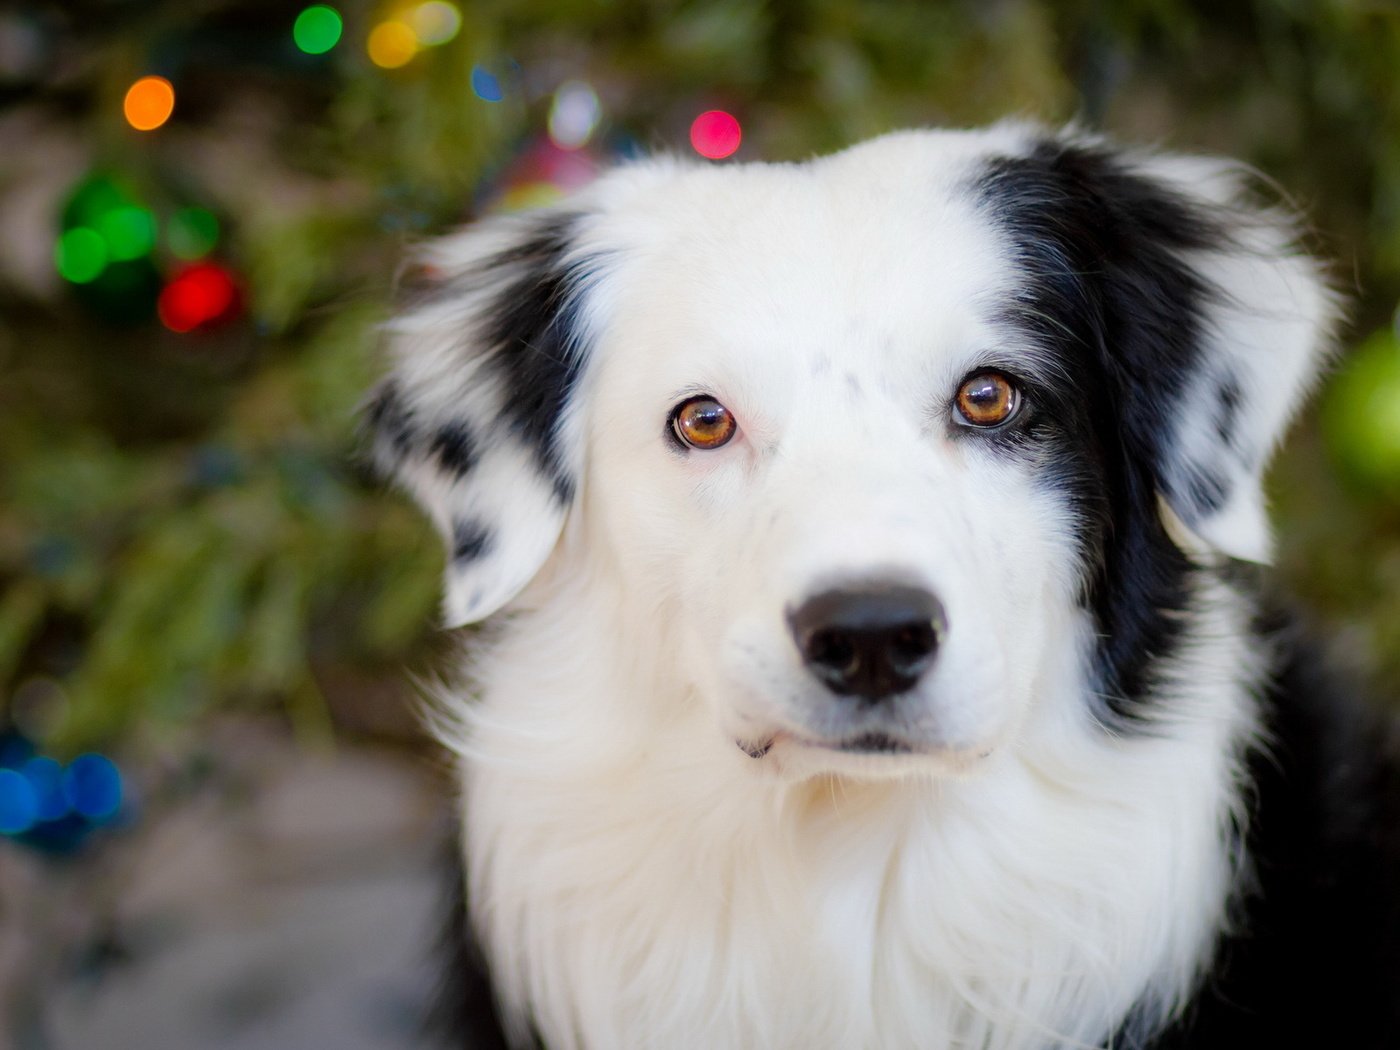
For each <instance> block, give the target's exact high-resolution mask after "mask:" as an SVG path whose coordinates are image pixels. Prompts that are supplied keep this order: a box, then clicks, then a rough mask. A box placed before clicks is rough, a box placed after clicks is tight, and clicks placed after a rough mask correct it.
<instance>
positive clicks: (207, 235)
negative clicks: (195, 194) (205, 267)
mask: <svg viewBox="0 0 1400 1050" xmlns="http://www.w3.org/2000/svg"><path fill="white" fill-rule="evenodd" d="M165 236H166V241H167V242H168V243H169V245H170V251H171V253H172V254H173V255H174V256H175V257H176V258H179V259H185V260H189V261H192V260H194V259H202V258H203V257H204V256H206V255H208V254H209V253H210V252H212V251H213V250H214V247H215V246H216V245H217V244H218V243H219V220H218V219H217V218H216V217H215V215H214V213H213V212H211V211H209V210H207V209H205V208H181V209H180V210H179V211H177V212H176V213H175V214H174V215H172V216H171V217H170V223H169V225H168V226H167V227H166V232H165Z"/></svg>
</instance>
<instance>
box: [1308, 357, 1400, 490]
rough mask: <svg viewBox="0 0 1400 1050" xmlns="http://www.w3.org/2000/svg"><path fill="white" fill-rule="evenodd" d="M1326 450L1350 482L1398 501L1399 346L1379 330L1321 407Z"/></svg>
mask: <svg viewBox="0 0 1400 1050" xmlns="http://www.w3.org/2000/svg"><path fill="white" fill-rule="evenodd" d="M1322 420H1323V425H1324V427H1325V430H1326V434H1327V439H1328V444H1329V445H1330V446H1331V448H1332V451H1333V453H1334V454H1335V455H1336V456H1337V458H1338V459H1339V460H1340V461H1341V465H1342V467H1343V469H1344V470H1345V471H1346V472H1347V474H1348V475H1350V476H1351V478H1352V479H1353V480H1354V481H1356V482H1358V483H1360V484H1361V485H1362V486H1363V487H1365V488H1367V489H1368V490H1370V491H1372V492H1376V493H1379V494H1383V495H1386V496H1400V340H1397V338H1396V335H1395V333H1394V332H1392V331H1389V330H1382V331H1380V332H1377V333H1375V334H1374V335H1372V336H1371V337H1370V338H1369V339H1367V340H1366V342H1364V343H1363V344H1362V345H1361V346H1360V347H1358V348H1357V349H1356V351H1355V352H1354V353H1353V354H1352V355H1351V358H1350V359H1349V360H1348V361H1347V364H1346V367H1345V368H1344V369H1343V370H1342V372H1341V373H1340V374H1339V375H1338V376H1337V377H1336V379H1334V380H1333V382H1332V385H1331V387H1330V388H1329V390H1328V392H1327V397H1326V400H1325V401H1324V402H1323V415H1322Z"/></svg>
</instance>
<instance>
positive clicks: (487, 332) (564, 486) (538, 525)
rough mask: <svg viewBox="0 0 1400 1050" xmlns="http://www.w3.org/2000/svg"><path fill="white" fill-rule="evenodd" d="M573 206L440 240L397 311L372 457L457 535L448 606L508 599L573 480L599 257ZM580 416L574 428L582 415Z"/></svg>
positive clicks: (544, 552)
mask: <svg viewBox="0 0 1400 1050" xmlns="http://www.w3.org/2000/svg"><path fill="white" fill-rule="evenodd" d="M581 221H582V216H581V214H580V213H578V212H574V211H551V212H542V213H536V214H534V215H531V216H527V217H524V218H520V217H515V218H504V219H496V220H490V221H488V222H486V223H483V224H481V225H479V226H477V227H474V228H472V229H469V230H468V231H466V232H465V233H463V234H460V235H458V236H456V237H454V238H448V239H446V240H444V241H443V242H440V243H439V244H438V245H436V246H434V248H433V249H432V252H433V255H432V261H431V266H430V270H431V272H432V273H433V274H435V275H436V276H437V280H436V281H434V282H433V284H432V286H431V287H430V288H428V289H427V291H426V293H423V294H420V295H419V296H418V298H417V301H416V302H415V303H413V304H412V305H411V306H410V307H408V308H406V309H405V310H404V312H403V313H402V314H401V315H400V317H399V318H398V319H397V320H396V321H395V322H393V323H392V324H391V325H390V328H389V330H390V333H391V336H392V343H391V351H392V353H393V356H394V360H395V368H394V371H393V374H392V375H391V377H390V378H389V379H387V380H386V381H385V382H384V383H383V385H382V386H381V387H380V389H379V391H378V393H377V394H376V396H375V397H374V399H373V400H372V402H371V404H370V406H369V409H368V412H367V421H368V423H369V425H370V428H371V429H372V431H373V435H374V447H375V453H376V459H377V460H378V462H379V464H380V466H381V468H382V469H384V470H385V471H386V472H388V473H391V474H392V475H394V476H395V477H396V478H397V479H398V480H399V481H400V482H401V483H402V484H403V485H404V486H405V487H406V488H407V489H408V490H409V491H410V492H411V493H412V494H413V495H414V496H415V497H416V498H417V499H418V501H419V502H420V503H421V504H422V505H423V506H424V508H425V509H426V510H427V511H428V512H429V513H430V514H431V515H432V517H433V520H434V521H435V522H436V524H437V525H438V528H439V530H440V531H441V532H442V534H443V536H444V540H445V542H446V544H447V548H448V552H449V554H450V560H449V563H448V567H447V599H446V607H447V612H448V619H449V620H450V621H451V622H454V623H463V622H470V621H473V620H479V619H481V618H483V617H485V616H488V615H490V614H491V613H492V612H494V611H495V610H496V609H498V608H499V607H500V606H501V605H502V604H504V603H505V602H507V601H509V600H510V599H511V598H512V597H513V596H514V595H515V594H516V593H518V592H519V591H520V589H521V588H523V587H524V586H525V584H526V583H527V582H528V581H529V580H530V578H531V577H532V576H533V575H534V574H535V572H536V571H537V570H538V569H539V567H540V565H541V564H542V563H543V562H544V560H545V558H546V557H547V556H548V554H549V551H550V550H551V549H552V548H553V546H554V543H555V540H556V539H557V538H558V535H559V531H560V529H561V527H562V524H563V519H564V515H565V513H566V511H567V509H568V506H569V503H570V501H571V499H572V497H573V493H574V490H575V487H576V474H577V471H578V469H579V467H578V460H579V453H578V451H577V447H576V446H578V445H579V444H580V443H581V442H579V441H578V440H577V436H576V435H573V436H569V435H566V434H565V433H564V431H565V430H566V429H568V427H569V426H570V420H571V419H572V418H573V416H576V415H577V412H571V409H572V399H573V395H574V392H575V388H576V386H577V384H578V380H579V376H580V375H581V373H582V370H583V367H584V364H585V361H586V357H587V346H586V343H587V340H586V338H585V336H584V333H583V332H582V330H581V325H580V322H579V319H580V317H581V303H582V300H583V298H584V296H585V295H586V292H587V289H588V287H589V285H590V282H591V281H592V280H593V278H594V275H595V272H596V269H597V267H596V265H595V263H594V261H593V259H592V258H591V257H590V256H588V255H586V254H584V253H582V252H581V251H580V250H579V249H578V246H577V239H578V226H579V224H580V223H581ZM575 429H576V428H575Z"/></svg>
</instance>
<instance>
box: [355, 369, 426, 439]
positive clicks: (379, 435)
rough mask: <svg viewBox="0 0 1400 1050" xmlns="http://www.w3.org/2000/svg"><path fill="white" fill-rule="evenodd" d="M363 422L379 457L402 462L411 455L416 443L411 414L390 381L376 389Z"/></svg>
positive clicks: (397, 389)
mask: <svg viewBox="0 0 1400 1050" xmlns="http://www.w3.org/2000/svg"><path fill="white" fill-rule="evenodd" d="M365 418H366V420H367V421H368V424H369V429H370V433H371V434H372V435H373V437H374V441H375V445H376V448H377V449H379V450H380V454H381V455H384V456H387V457H389V458H391V459H403V458H404V457H405V456H407V455H408V454H409V453H410V452H412V451H413V447H414V445H415V444H416V443H417V440H418V439H417V433H416V428H415V426H414V421H413V410H412V409H410V408H409V407H408V406H407V405H406V404H404V400H403V395H402V394H401V393H400V392H399V388H398V385H397V384H396V383H395V382H394V381H393V380H389V381H388V382H386V383H384V384H383V385H382V386H381V387H380V388H379V391H378V393H376V394H375V395H374V399H373V400H372V401H370V404H369V409H368V411H367V412H366V414H365Z"/></svg>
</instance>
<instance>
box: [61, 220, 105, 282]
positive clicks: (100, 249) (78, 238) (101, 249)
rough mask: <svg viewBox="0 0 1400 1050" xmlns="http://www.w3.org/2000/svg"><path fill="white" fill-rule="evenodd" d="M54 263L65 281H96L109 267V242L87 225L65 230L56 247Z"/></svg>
mask: <svg viewBox="0 0 1400 1050" xmlns="http://www.w3.org/2000/svg"><path fill="white" fill-rule="evenodd" d="M54 265H55V266H56V267H57V268H58V272H59V274H60V275H61V276H62V277H63V279H64V280H65V281H72V282H73V283H74V284H87V283H88V282H89V281H95V280H96V279H97V278H98V277H99V276H100V275H101V273H102V271H103V270H105V269H106V268H107V242H106V241H104V240H103V239H102V235H101V234H100V233H98V232H97V231H96V230H93V229H89V228H88V227H86V226H77V227H74V228H73V229H71V230H65V231H64V232H63V233H62V234H60V235H59V238H58V243H57V245H55V247H54Z"/></svg>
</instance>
